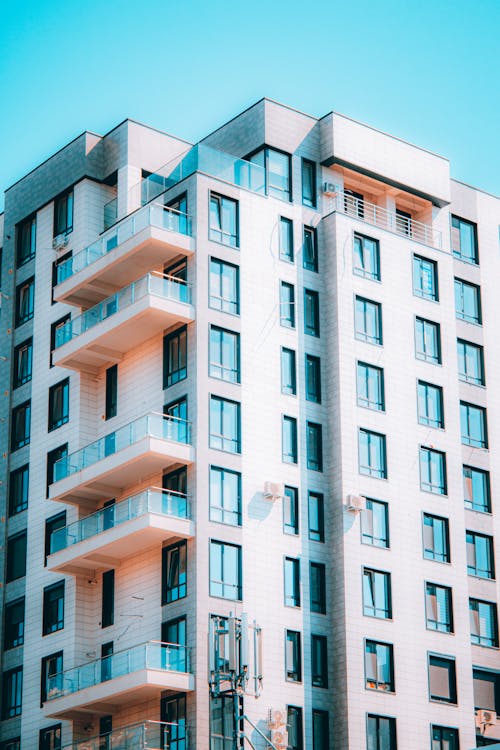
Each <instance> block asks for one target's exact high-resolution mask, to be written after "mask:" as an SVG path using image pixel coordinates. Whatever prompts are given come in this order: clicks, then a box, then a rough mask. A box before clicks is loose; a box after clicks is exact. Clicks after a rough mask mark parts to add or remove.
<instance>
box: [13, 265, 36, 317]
mask: <svg viewBox="0 0 500 750" xmlns="http://www.w3.org/2000/svg"><path fill="white" fill-rule="evenodd" d="M34 312H35V277H34V276H32V277H31V278H30V279H26V281H23V282H22V283H21V284H18V285H17V287H16V318H15V320H16V328H17V326H20V325H22V324H23V323H26V322H27V321H28V320H31V318H32V317H33V315H34Z"/></svg>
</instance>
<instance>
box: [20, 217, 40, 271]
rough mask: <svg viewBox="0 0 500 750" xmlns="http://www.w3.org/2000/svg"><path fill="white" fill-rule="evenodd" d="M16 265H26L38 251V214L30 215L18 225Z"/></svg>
mask: <svg viewBox="0 0 500 750" xmlns="http://www.w3.org/2000/svg"><path fill="white" fill-rule="evenodd" d="M16 233H17V236H16V265H17V267H18V268H20V266H24V264H25V263H27V262H28V261H29V260H32V258H34V257H35V253H36V216H30V217H28V218H27V219H24V221H22V222H21V223H20V224H18V225H17V230H16Z"/></svg>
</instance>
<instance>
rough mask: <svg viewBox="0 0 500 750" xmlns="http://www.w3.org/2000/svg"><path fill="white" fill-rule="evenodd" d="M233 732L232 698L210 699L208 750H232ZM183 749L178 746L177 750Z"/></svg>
mask: <svg viewBox="0 0 500 750" xmlns="http://www.w3.org/2000/svg"><path fill="white" fill-rule="evenodd" d="M240 710H242V707H241V704H240ZM234 731H235V721H234V698H233V696H232V695H225V694H222V695H220V696H219V697H218V698H213V697H210V750H232V749H233V747H234ZM184 747H185V746H180V747H179V748H178V750H183V748H184ZM175 750H177V748H175Z"/></svg>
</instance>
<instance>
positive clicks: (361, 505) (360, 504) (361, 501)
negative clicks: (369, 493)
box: [346, 495, 366, 513]
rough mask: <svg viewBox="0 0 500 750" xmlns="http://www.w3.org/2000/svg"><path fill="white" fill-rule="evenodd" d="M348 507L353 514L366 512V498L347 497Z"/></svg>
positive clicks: (358, 496)
mask: <svg viewBox="0 0 500 750" xmlns="http://www.w3.org/2000/svg"><path fill="white" fill-rule="evenodd" d="M346 507H347V510H350V511H352V512H353V513H359V512H360V511H362V510H366V497H363V495H347V503H346Z"/></svg>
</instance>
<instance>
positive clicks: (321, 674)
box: [311, 635, 328, 688]
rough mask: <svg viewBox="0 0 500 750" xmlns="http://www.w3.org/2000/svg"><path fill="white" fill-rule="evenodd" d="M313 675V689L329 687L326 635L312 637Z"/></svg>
mask: <svg viewBox="0 0 500 750" xmlns="http://www.w3.org/2000/svg"><path fill="white" fill-rule="evenodd" d="M311 675H312V684H313V687H321V688H327V687H328V650H327V639H326V635H311Z"/></svg>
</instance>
